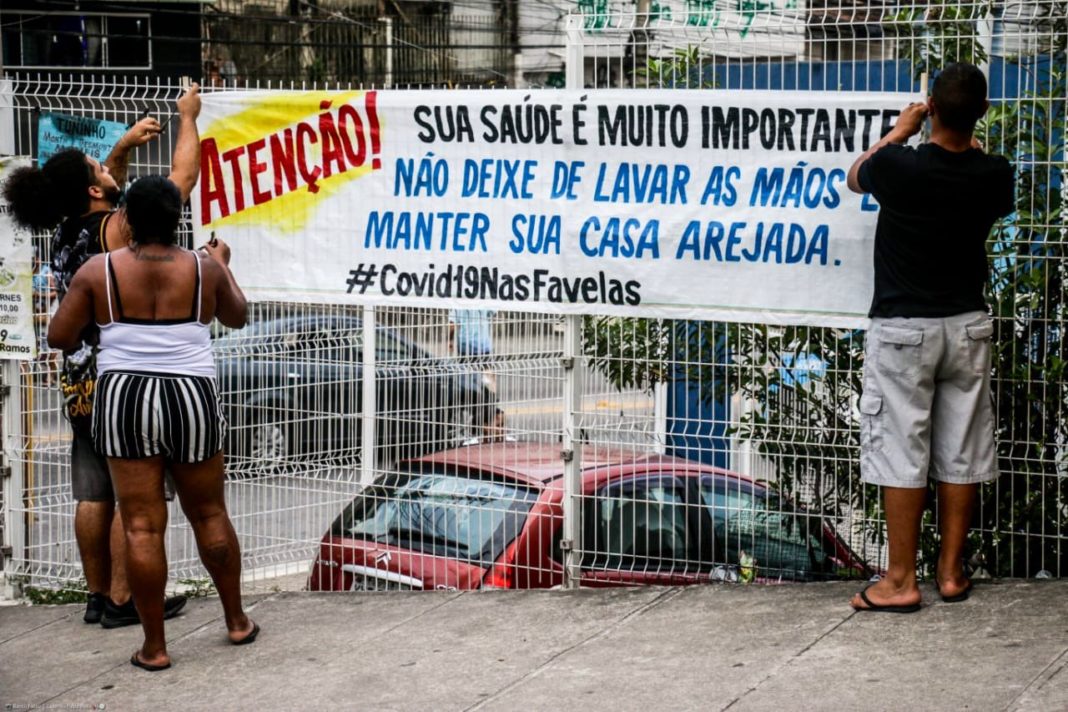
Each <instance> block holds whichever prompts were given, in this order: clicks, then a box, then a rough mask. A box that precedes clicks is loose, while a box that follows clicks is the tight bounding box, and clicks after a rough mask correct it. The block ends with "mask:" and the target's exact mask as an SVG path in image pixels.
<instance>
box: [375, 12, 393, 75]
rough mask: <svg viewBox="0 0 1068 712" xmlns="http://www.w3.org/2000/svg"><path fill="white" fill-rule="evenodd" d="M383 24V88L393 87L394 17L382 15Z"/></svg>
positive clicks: (380, 19) (381, 21)
mask: <svg viewBox="0 0 1068 712" xmlns="http://www.w3.org/2000/svg"><path fill="white" fill-rule="evenodd" d="M378 21H379V22H380V23H381V24H382V44H383V45H384V46H385V49H386V52H385V59H384V61H383V65H384V66H383V67H382V88H383V89H392V88H393V18H392V17H380V18H378Z"/></svg>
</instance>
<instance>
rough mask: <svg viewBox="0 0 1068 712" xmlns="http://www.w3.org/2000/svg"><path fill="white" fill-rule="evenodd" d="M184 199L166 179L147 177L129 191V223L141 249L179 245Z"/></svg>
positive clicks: (127, 198)
mask: <svg viewBox="0 0 1068 712" xmlns="http://www.w3.org/2000/svg"><path fill="white" fill-rule="evenodd" d="M181 218H182V196H181V194H180V193H179V192H178V186H176V185H175V184H174V183H172V182H171V181H170V179H169V178H165V177H164V176H145V177H144V178H140V179H138V180H137V181H135V182H134V183H133V185H131V186H130V187H129V189H127V191H126V223H127V224H128V225H129V226H130V230H131V231H132V232H133V238H134V240H135V241H136V242H137V243H138V244H141V245H151V244H157V245H173V244H175V243H176V242H177V241H178V222H179V220H181Z"/></svg>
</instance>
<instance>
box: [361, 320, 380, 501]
mask: <svg viewBox="0 0 1068 712" xmlns="http://www.w3.org/2000/svg"><path fill="white" fill-rule="evenodd" d="M362 328H363V362H362V367H361V372H360V389H361V400H360V403H361V407H360V484H361V485H363V486H364V487H367V486H369V485H370V484H371V483H372V482H373V481H374V479H375V465H376V463H377V460H378V457H377V450H378V402H377V400H376V398H375V392H376V391H375V366H376V363H375V308H374V307H373V306H370V305H367V306H364V308H363V324H362Z"/></svg>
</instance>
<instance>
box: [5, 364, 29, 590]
mask: <svg viewBox="0 0 1068 712" xmlns="http://www.w3.org/2000/svg"><path fill="white" fill-rule="evenodd" d="M0 364H2V365H0V374H2V376H3V378H2V380H0V394H2V395H0V397H2V398H3V407H2V411H0V419H2V420H0V429H2V439H0V442H2V443H3V459H2V461H0V483H3V527H4V533H3V538H2V540H0V570H2V571H3V574H4V577H3V586H0V599H3V598H10V597H13V596H14V595H15V587H14V580H13V578H12V576H13V575H14V574H16V573H18V572H17V571H15V570H14V566H13V562H14V561H25V560H26V515H25V512H23V509H24V508H23V505H22V499H23V495H24V492H23V489H24V487H25V472H24V470H23V458H22V456H21V454H22V451H23V447H24V443H23V437H22V418H23V415H22V407H21V404H22V398H21V394H20V389H19V362H18V361H13V360H8V361H0Z"/></svg>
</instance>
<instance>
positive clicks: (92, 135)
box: [37, 112, 126, 165]
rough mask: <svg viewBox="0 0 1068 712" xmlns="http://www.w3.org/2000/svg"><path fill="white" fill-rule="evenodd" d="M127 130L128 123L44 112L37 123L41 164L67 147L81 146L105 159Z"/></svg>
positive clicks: (38, 150)
mask: <svg viewBox="0 0 1068 712" xmlns="http://www.w3.org/2000/svg"><path fill="white" fill-rule="evenodd" d="M124 133H126V125H125V124H122V123H119V122H118V121H105V120H104V119H94V118H92V117H89V116H70V115H68V114H53V113H50V112H43V113H42V114H41V117H40V119H39V120H38V123H37V164H38V165H43V164H44V162H45V161H47V160H48V159H49V158H51V157H52V156H53V155H55V153H56V152H57V151H59V150H60V149H63V148H77V149H79V150H81V151H83V152H84V153H85V154H86V155H87V156H92V157H93V158H95V159H96V160H98V161H104V160H105V159H106V158H107V157H108V154H110V153H111V149H112V148H113V147H114V146H115V144H116V143H118V141H119V139H120V138H122V135H123V134H124Z"/></svg>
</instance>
